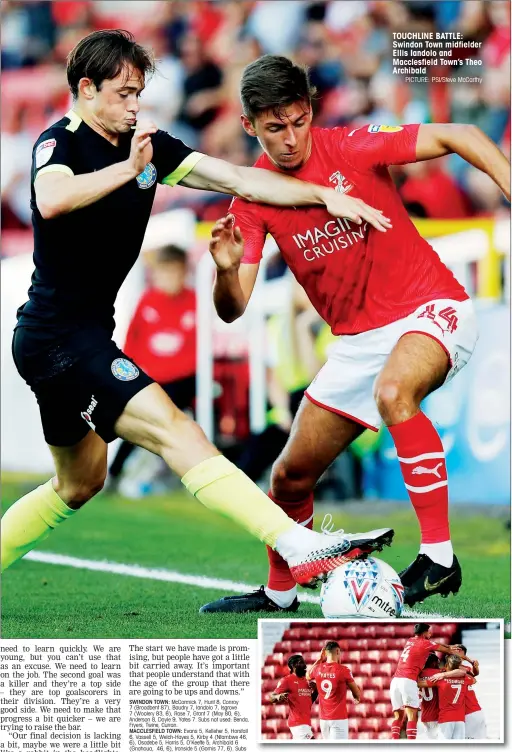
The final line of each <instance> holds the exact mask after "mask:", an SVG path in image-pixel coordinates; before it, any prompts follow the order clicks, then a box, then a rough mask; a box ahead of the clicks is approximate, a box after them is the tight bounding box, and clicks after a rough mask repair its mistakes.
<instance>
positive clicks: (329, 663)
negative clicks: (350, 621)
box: [307, 641, 361, 741]
mask: <svg viewBox="0 0 512 752" xmlns="http://www.w3.org/2000/svg"><path fill="white" fill-rule="evenodd" d="M307 677H308V678H309V679H312V680H313V681H314V682H316V687H317V690H318V698H319V702H320V729H321V732H322V739H329V740H331V741H334V740H336V739H338V740H341V739H344V740H346V739H348V738H349V737H348V710H347V688H348V689H350V691H351V693H352V697H353V698H354V702H355V703H358V702H359V701H360V699H361V690H360V688H359V687H358V685H357V684H356V683H355V681H354V677H353V676H352V673H351V672H350V669H349V668H347V666H343V665H342V664H341V649H340V646H339V644H338V643H337V642H334V641H332V642H328V643H327V644H326V646H325V647H324V648H323V650H322V652H321V653H320V657H319V658H318V660H317V661H316V662H315V663H314V664H313V666H312V667H311V668H310V669H309V671H308V673H307Z"/></svg>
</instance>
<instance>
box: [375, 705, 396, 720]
mask: <svg viewBox="0 0 512 752" xmlns="http://www.w3.org/2000/svg"><path fill="white" fill-rule="evenodd" d="M391 710H392V708H391V703H385V702H377V703H376V704H375V705H374V706H373V713H372V715H376V716H378V717H380V718H389V717H390V716H391Z"/></svg>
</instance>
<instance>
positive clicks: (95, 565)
mask: <svg viewBox="0 0 512 752" xmlns="http://www.w3.org/2000/svg"><path fill="white" fill-rule="evenodd" d="M24 558H25V559H28V560H29V561H37V562H40V563H42V564H57V565H60V566H63V567H73V568H74V569H90V570H92V571H94V572H108V573H109V574H120V575H123V576H124V577H139V578H140V579H142V580H160V582H176V583H178V584H180V585H191V586H192V587H200V588H208V589H212V590H229V591H231V592H232V593H247V592H250V591H251V590H256V589H257V587H258V586H257V585H248V584H247V583H246V582H234V581H233V580H220V579H217V578H214V577H203V576H201V575H193V574H183V573H182V572H174V571H173V570H172V569H148V568H147V567H141V566H139V565H138V564H119V563H118V562H115V561H97V560H94V559H78V558H77V557H76V556H64V555H62V554H52V553H50V552H45V551H30V553H28V554H27V555H26V556H25V557H24ZM299 600H300V601H302V602H303V603H314V604H316V605H319V604H320V598H319V597H318V596H317V595H309V593H300V594H299ZM403 616H414V617H416V618H418V619H423V618H429V619H431V618H432V617H435V618H436V619H452V618H455V617H452V616H451V615H450V614H436V613H434V612H432V611H411V610H410V609H408V608H406V609H404V611H403Z"/></svg>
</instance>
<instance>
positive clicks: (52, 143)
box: [36, 138, 57, 167]
mask: <svg viewBox="0 0 512 752" xmlns="http://www.w3.org/2000/svg"><path fill="white" fill-rule="evenodd" d="M56 146H57V141H56V140H55V139H54V138H47V139H46V141H42V142H41V143H40V144H39V146H38V147H37V149H36V167H42V166H43V165H45V164H46V163H47V162H49V161H50V157H51V156H52V154H53V150H54V149H55V147H56Z"/></svg>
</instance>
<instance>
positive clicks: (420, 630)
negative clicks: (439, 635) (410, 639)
mask: <svg viewBox="0 0 512 752" xmlns="http://www.w3.org/2000/svg"><path fill="white" fill-rule="evenodd" d="M429 629H430V624H425V623H423V624H415V625H414V634H415V635H422V634H425V632H428V630H429Z"/></svg>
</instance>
